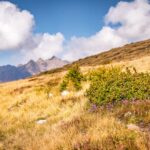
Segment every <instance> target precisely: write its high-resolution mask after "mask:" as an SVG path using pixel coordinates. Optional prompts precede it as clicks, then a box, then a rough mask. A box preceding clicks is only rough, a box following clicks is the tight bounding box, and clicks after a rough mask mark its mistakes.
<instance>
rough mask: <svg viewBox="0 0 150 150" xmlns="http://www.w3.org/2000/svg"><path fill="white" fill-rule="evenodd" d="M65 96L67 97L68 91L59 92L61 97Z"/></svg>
mask: <svg viewBox="0 0 150 150" xmlns="http://www.w3.org/2000/svg"><path fill="white" fill-rule="evenodd" d="M67 95H69V91H67V90H66V91H63V92H61V96H67Z"/></svg>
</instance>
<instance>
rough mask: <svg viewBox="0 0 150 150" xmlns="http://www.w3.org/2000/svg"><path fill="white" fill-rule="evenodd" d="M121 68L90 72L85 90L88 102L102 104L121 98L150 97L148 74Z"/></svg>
mask: <svg viewBox="0 0 150 150" xmlns="http://www.w3.org/2000/svg"><path fill="white" fill-rule="evenodd" d="M134 72H135V73H131V71H129V70H127V71H126V72H122V71H121V68H109V69H108V68H107V69H106V68H100V69H98V70H97V71H94V72H92V73H91V74H90V80H91V85H90V88H89V89H88V90H87V93H86V95H87V97H88V98H89V100H90V102H92V103H95V104H98V105H102V104H107V103H112V102H117V101H121V100H124V99H126V100H133V99H134V100H135V99H140V100H143V99H150V74H148V73H137V72H136V71H135V69H134Z"/></svg>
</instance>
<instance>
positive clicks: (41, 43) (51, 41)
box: [22, 33, 64, 61]
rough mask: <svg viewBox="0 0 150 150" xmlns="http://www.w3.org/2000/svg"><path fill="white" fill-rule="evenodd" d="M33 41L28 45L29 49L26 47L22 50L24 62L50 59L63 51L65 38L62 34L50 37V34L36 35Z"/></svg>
mask: <svg viewBox="0 0 150 150" xmlns="http://www.w3.org/2000/svg"><path fill="white" fill-rule="evenodd" d="M30 40H31V39H30ZM31 41H32V42H31ZM31 41H30V42H31V43H28V44H27V45H28V47H27V46H24V47H23V48H22V54H23V57H24V58H23V60H24V61H28V60H29V59H38V58H44V59H48V58H50V57H52V56H54V55H58V54H59V53H61V52H62V51H63V41H64V37H63V35H62V34H61V33H57V34H55V35H50V34H48V33H44V34H36V35H34V36H33V37H32V40H31Z"/></svg>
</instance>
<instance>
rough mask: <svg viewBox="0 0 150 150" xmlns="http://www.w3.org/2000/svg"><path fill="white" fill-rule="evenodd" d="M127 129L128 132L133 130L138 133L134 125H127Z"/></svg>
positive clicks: (137, 128) (138, 129)
mask: <svg viewBox="0 0 150 150" xmlns="http://www.w3.org/2000/svg"><path fill="white" fill-rule="evenodd" d="M127 128H128V129H129V130H133V131H140V128H139V127H138V126H137V125H135V124H128V125H127Z"/></svg>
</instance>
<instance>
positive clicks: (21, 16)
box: [0, 2, 34, 50]
mask: <svg viewBox="0 0 150 150" xmlns="http://www.w3.org/2000/svg"><path fill="white" fill-rule="evenodd" d="M33 25H34V17H33V15H32V14H30V12H28V11H26V10H23V11H21V10H19V9H18V8H17V7H16V6H15V5H14V4H12V3H10V2H0V50H8V49H9V50H10V49H16V48H19V46H20V45H21V44H23V43H24V41H25V40H26V39H27V38H28V37H29V36H30V34H31V30H32V26H33Z"/></svg>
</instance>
